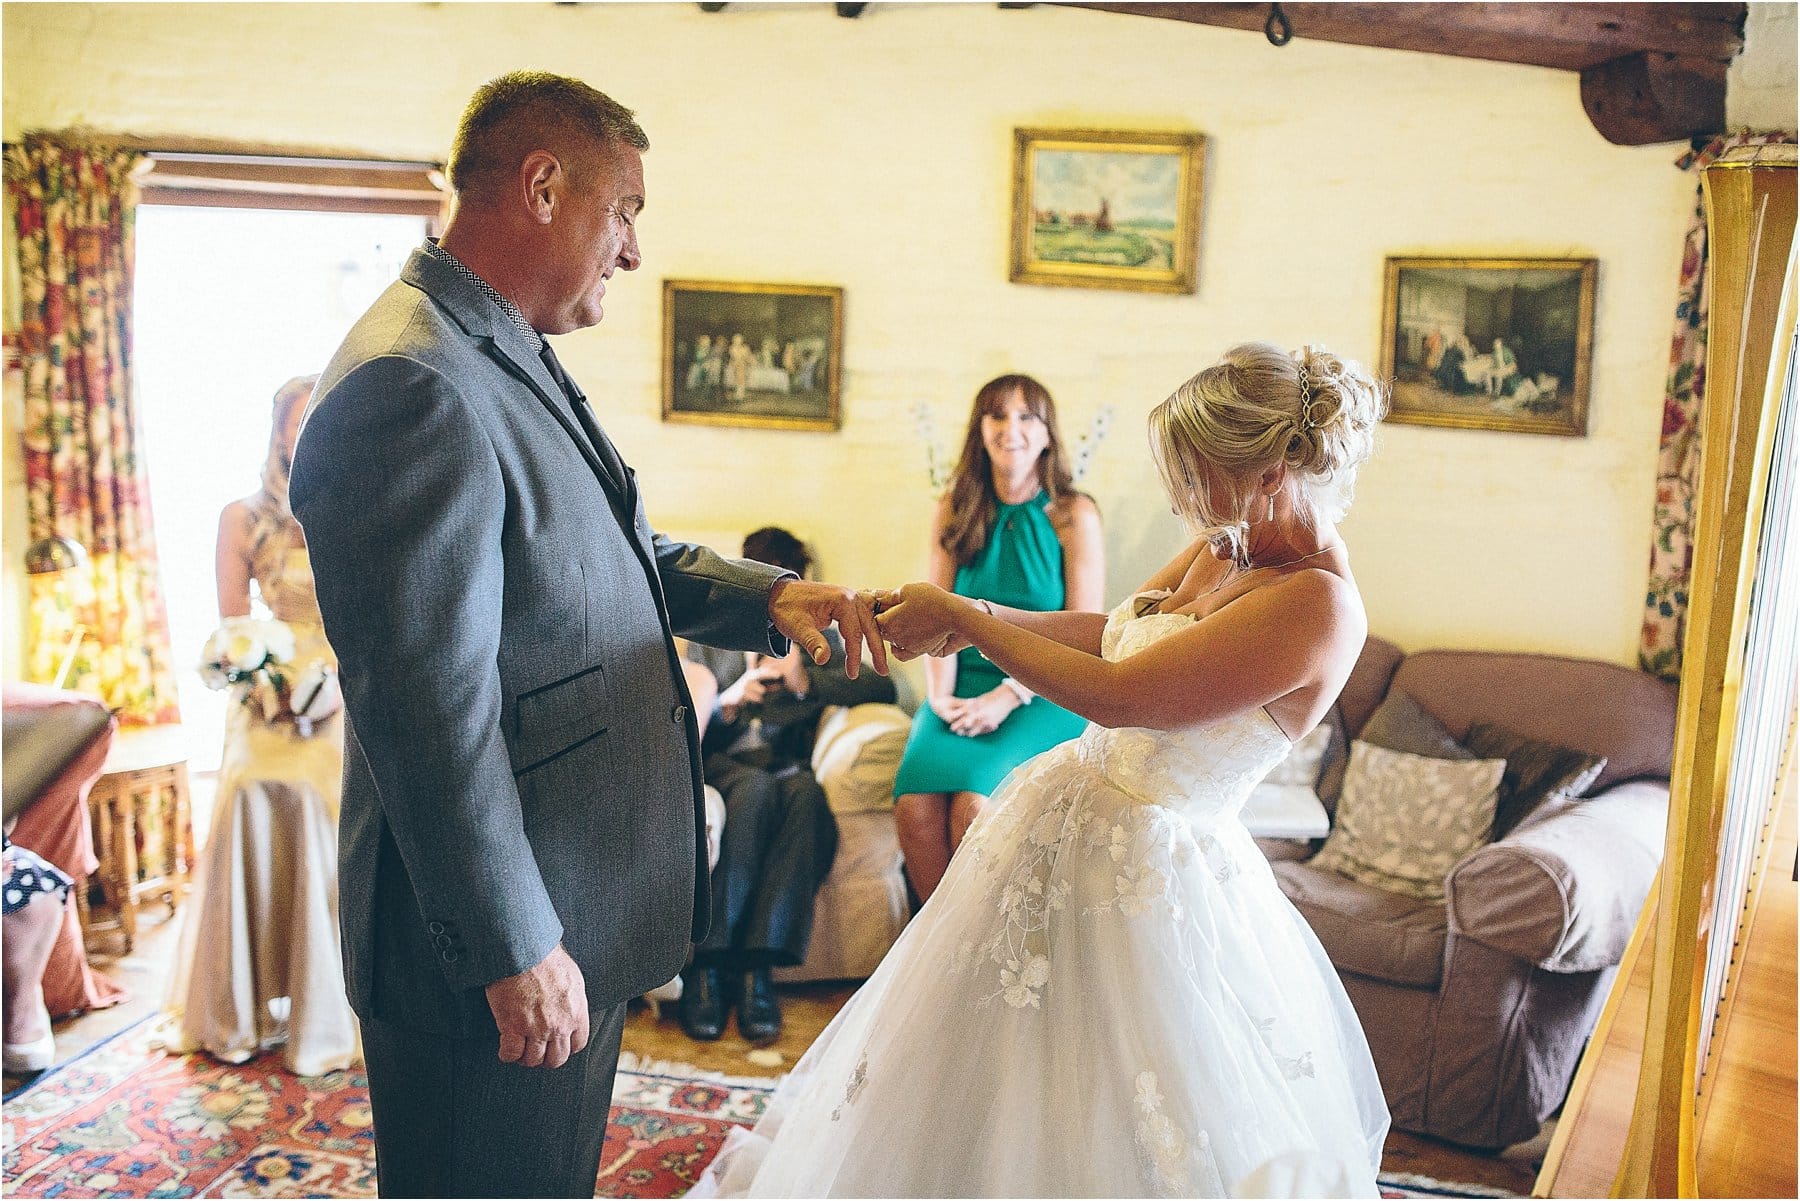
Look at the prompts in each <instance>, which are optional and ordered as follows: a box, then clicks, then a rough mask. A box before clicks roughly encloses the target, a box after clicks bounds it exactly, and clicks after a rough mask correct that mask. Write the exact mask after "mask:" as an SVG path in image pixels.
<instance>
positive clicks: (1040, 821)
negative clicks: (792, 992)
mask: <svg viewBox="0 0 1800 1201" xmlns="http://www.w3.org/2000/svg"><path fill="white" fill-rule="evenodd" d="M1384 405H1385V401H1384V396H1383V390H1382V388H1381V387H1380V386H1379V385H1378V384H1377V383H1376V382H1375V381H1374V380H1373V379H1371V378H1370V376H1369V375H1368V373H1367V372H1366V371H1365V370H1364V369H1362V368H1361V367H1359V366H1357V365H1356V364H1353V363H1349V362H1346V361H1344V360H1341V359H1339V358H1337V357H1336V356H1335V355H1332V354H1330V353H1328V352H1326V351H1323V350H1319V349H1313V348H1308V349H1306V350H1303V351H1301V352H1299V354H1298V355H1289V354H1287V353H1285V352H1283V351H1281V350H1279V349H1277V348H1275V347H1272V346H1267V345H1262V344H1251V345H1246V346H1239V347H1236V348H1234V349H1233V350H1231V351H1230V352H1228V353H1227V354H1226V356H1225V357H1224V359H1223V360H1222V361H1221V362H1220V363H1218V364H1217V365H1215V366H1213V367H1211V368H1208V369H1207V370H1205V371H1202V372H1201V373H1200V374H1198V375H1196V376H1195V377H1194V378H1193V379H1191V380H1189V381H1188V382H1187V383H1186V384H1184V385H1182V387H1181V388H1180V389H1178V390H1177V391H1176V393H1175V394H1174V395H1173V396H1171V397H1170V398H1169V399H1168V400H1166V401H1164V402H1163V403H1162V404H1161V405H1159V406H1158V407H1157V408H1156V409H1155V410H1154V411H1153V412H1152V413H1151V416H1150V430H1151V443H1152V448H1153V450H1154V451H1155V455H1156V461H1157V465H1158V468H1159V469H1160V472H1161V475H1162V478H1163V482H1164V484H1165V486H1166V487H1167V489H1168V491H1169V495H1170V498H1171V500H1172V502H1173V504H1174V507H1175V509H1176V511H1177V512H1178V513H1180V514H1181V515H1182V516H1184V517H1185V518H1187V519H1188V520H1189V521H1190V522H1191V523H1192V524H1193V525H1194V526H1195V527H1196V528H1197V530H1198V531H1199V533H1200V537H1199V538H1197V540H1196V541H1195V542H1194V544H1193V545H1191V546H1189V547H1188V548H1187V549H1185V550H1184V551H1183V552H1182V553H1181V554H1179V555H1177V556H1176V558H1175V559H1174V560H1173V561H1172V562H1171V563H1170V564H1169V565H1168V566H1167V567H1165V568H1164V569H1163V570H1162V571H1160V572H1158V573H1157V574H1156V576H1154V577H1153V578H1152V579H1150V580H1149V581H1148V582H1147V583H1146V585H1145V587H1144V589H1143V590H1142V591H1140V592H1138V593H1137V594H1136V595H1134V596H1132V597H1131V598H1129V599H1128V600H1126V601H1125V602H1124V603H1123V604H1122V605H1120V606H1119V607H1118V608H1117V609H1115V610H1114V611H1113V612H1112V613H1111V614H1108V615H1106V616H1104V617H1102V616H1100V615H1098V614H1091V613H1067V612H1063V613H1026V612H1022V611H1016V610H1011V609H1006V608H1003V607H999V606H992V607H990V606H988V605H987V604H986V603H985V602H970V601H967V600H964V599H963V598H961V597H956V596H953V595H950V594H949V593H946V592H943V591H942V590H940V589H937V588H934V587H932V586H930V585H925V584H911V585H908V586H907V587H906V588H904V589H902V590H900V591H899V592H898V593H896V594H889V595H887V596H884V597H882V598H881V605H882V608H883V610H884V611H883V613H882V617H881V621H882V625H883V630H884V633H885V635H886V636H887V638H888V639H889V641H890V644H891V645H892V647H893V649H894V651H895V652H896V653H898V654H900V655H901V656H903V657H911V656H914V655H918V654H947V653H952V652H954V651H955V650H957V649H958V648H960V647H962V646H965V645H968V644H971V643H972V644H973V645H975V646H977V647H979V648H980V649H981V651H982V652H983V653H984V654H986V655H987V656H988V658H990V659H992V660H993V661H994V662H995V663H996V664H997V665H998V666H999V667H1000V669H1001V670H1002V671H1004V672H1006V673H1007V674H1008V675H1009V676H1011V677H1012V678H1014V679H1016V680H1018V681H1019V682H1020V683H1022V684H1024V685H1025V686H1026V687H1027V688H1029V689H1031V690H1032V691H1034V692H1036V693H1039V694H1041V695H1044V696H1046V697H1049V698H1050V699H1051V700H1053V701H1055V702H1056V703H1058V704H1060V705H1063V706H1065V707H1066V708H1069V709H1072V710H1074V711H1075V712H1077V713H1080V714H1083V715H1084V716H1086V717H1088V718H1089V719H1090V721H1091V723H1092V724H1090V725H1089V726H1088V728H1087V730H1086V732H1085V733H1083V734H1082V735H1081V737H1079V738H1077V739H1075V740H1074V741H1072V742H1068V743H1065V744H1063V745H1062V746H1060V747H1057V748H1055V749H1053V750H1051V751H1048V752H1046V753H1045V754H1043V755H1040V756H1038V757H1037V758H1036V759H1033V760H1031V761H1030V762H1028V763H1026V764H1024V765H1023V766H1021V767H1020V768H1019V769H1018V770H1017V771H1015V772H1014V773H1013V774H1012V775H1011V776H1010V777H1008V779H1007V781H1006V782H1005V783H1004V784H1002V785H1001V787H1000V790H999V791H998V792H997V793H996V794H995V796H994V798H993V800H992V802H991V803H990V804H989V805H988V806H987V807H986V808H985V809H984V810H983V813H982V815H981V817H980V819H979V820H978V821H977V823H976V824H975V826H974V827H973V828H972V829H971V830H970V831H969V834H968V837H967V839H966V840H965V841H964V843H963V845H962V848H961V849H960V850H959V851H958V852H957V854H956V857H955V858H954V860H953V861H952V862H951V864H950V869H949V873H948V874H947V875H946V876H945V877H944V881H943V883H942V885H940V886H939V888H938V890H937V892H936V893H935V894H934V895H933V896H932V898H931V900H930V902H929V903H928V904H927V905H926V906H925V908H924V909H923V910H922V911H921V912H920V913H919V915H918V916H917V917H916V918H915V919H914V920H913V922H912V924H911V925H910V926H909V927H908V928H907V930H906V932H905V934H904V935H903V936H902V937H901V939H900V941H899V942H897V943H896V944H895V945H894V948H893V950H892V951H890V952H889V954H888V956H887V958H886V959H885V960H884V961H883V962H882V964H881V966H880V968H879V969H878V970H877V971H876V973H875V975H873V976H872V977H870V979H869V980H868V982H867V983H866V984H865V985H864V986H863V987H862V988H861V989H860V990H859V991H858V992H857V993H856V995H855V996H854V997H852V998H851V1000H850V1001H849V1003H848V1004H846V1005H845V1007H844V1009H843V1010H842V1011H841V1012H840V1013H839V1014H838V1016H837V1018H836V1019H835V1020H834V1021H833V1022H832V1023H831V1025H830V1026H829V1027H827V1029H826V1030H825V1032H824V1033H823V1034H822V1035H821V1036H820V1037H819V1039H818V1041H817V1042H815V1043H814V1044H813V1046H812V1047H811V1049H810V1050H808V1052H807V1053H806V1055H805V1056H803V1057H802V1058H801V1060H800V1062H799V1063H798V1064H797V1065H796V1067H795V1069H794V1071H793V1073H792V1074H791V1075H790V1076H789V1077H788V1078H787V1080H786V1081H784V1082H783V1084H782V1085H781V1087H780V1088H779V1089H778V1090H777V1091H776V1093H775V1095H774V1097H773V1098H772V1099H771V1101H770V1105H769V1108H768V1111H767V1113H766V1114H765V1115H764V1117H763V1118H762V1120H761V1121H760V1122H758V1123H757V1125H756V1126H755V1128H754V1129H753V1130H737V1131H734V1132H733V1134H732V1136H731V1138H730V1139H729V1140H728V1141H727V1143H726V1145H725V1148H724V1149H723V1150H722V1151H721V1153H720V1155H719V1157H718V1159H717V1160H715V1162H714V1164H713V1165H712V1167H710V1168H709V1169H708V1171H707V1174H706V1176H705V1177H704V1178H703V1179H702V1180H701V1182H700V1185H699V1187H698V1188H697V1189H696V1190H695V1193H694V1194H693V1195H697V1196H703V1195H712V1194H715V1193H716V1194H721V1195H753V1196H814V1197H823V1196H888V1197H931V1196H966V1197H975V1196H1015V1197H1031V1196H1185V1197H1196V1196H1198V1197H1223V1196H1270V1195H1282V1196H1307V1195H1311V1196H1353V1195H1361V1196H1376V1195H1377V1193H1376V1186H1375V1172H1376V1168H1377V1167H1378V1165H1379V1163H1380V1158H1381V1148H1382V1141H1383V1138H1384V1136H1385V1135H1386V1132H1387V1124H1388V1114H1387V1107H1386V1105H1385V1103H1384V1102H1383V1100H1382V1094H1381V1086H1380V1083H1379V1081H1378V1080H1377V1079H1376V1076H1375V1068H1374V1064H1373V1062H1372V1061H1371V1060H1370V1057H1369V1051H1368V1046H1367V1044H1366V1042H1365V1041H1364V1038H1363V1034H1362V1030H1361V1027H1360V1026H1359V1025H1358V1023H1357V1018H1356V1014H1355V1012H1354V1011H1353V1010H1352V1009H1351V1007H1350V1002H1349V1000H1348V998H1347V997H1346V996H1345V994H1344V991H1343V989H1342V987H1341V986H1340V985H1339V983H1338V980H1337V976H1336V975H1335V974H1334V972H1333V969H1332V966H1331V964H1330V962H1329V961H1328V960H1327V959H1326V957H1325V954H1324V952H1323V950H1322V949H1321V948H1320V946H1319V944H1318V941H1317V940H1316V939H1315V938H1314V937H1313V934H1312V931H1311V930H1310V929H1308V927H1307V925H1306V923H1305V921H1304V920H1303V919H1302V918H1301V917H1300V915H1299V914H1298V913H1297V912H1295V910H1294V908H1293V906H1292V905H1290V904H1289V903H1288V901H1287V899H1286V898H1285V897H1284V896H1283V895H1282V893H1281V891H1280V889H1279V887H1278V886H1277V885H1276V882H1275V879H1274V876H1273V874H1272V873H1271V872H1270V870H1269V866H1268V864H1267V862H1266V861H1265V860H1264V858H1263V856H1262V854H1261V852H1259V851H1258V850H1257V848H1256V845H1255V843H1254V842H1252V841H1251V838H1250V835H1249V833H1248V832H1247V831H1246V830H1245V829H1244V827H1243V825H1242V824H1241V823H1240V822H1239V821H1238V811H1239V809H1240V807H1241V806H1242V805H1243V802H1244V800H1245V798H1246V796H1247V795H1248V794H1249V792H1250V790H1251V788H1252V787H1253V786H1254V785H1255V784H1256V782H1257V781H1258V780H1259V779H1260V778H1261V777H1262V776H1263V775H1264V774H1265V773H1266V772H1267V771H1268V770H1269V768H1271V767H1272V766H1274V765H1275V763H1277V762H1278V761H1279V760H1280V759H1281V758H1282V757H1283V756H1284V755H1286V754H1287V753H1288V751H1289V749H1290V747H1291V745H1292V742H1293V740H1295V739H1298V738H1299V737H1300V736H1301V735H1302V734H1304V733H1305V732H1306V731H1307V730H1309V729H1311V728H1312V727H1313V726H1314V725H1315V724H1316V723H1317V722H1318V721H1319V719H1320V718H1321V717H1322V716H1323V715H1324V713H1325V711H1326V710H1327V709H1328V708H1329V707H1330V705H1331V703H1332V702H1333V701H1334V700H1335V699H1336V697H1337V694H1338V692H1339V690H1340V689H1341V688H1342V687H1343V684H1344V681H1345V680H1346V679H1347V678H1348V676H1349V674H1350V669H1351V667H1352V666H1353V665H1354V663H1355V661H1356V657H1357V654H1358V652H1359V651H1360V649H1361V647H1362V644H1363V640H1364V637H1365V635H1366V633H1367V626H1366V621H1365V618H1364V615H1363V609H1362V603H1361V600H1360V598H1359V597H1358V595H1357V590H1356V585H1355V583H1354V581H1353V580H1352V578H1351V575H1350V569H1349V560H1348V557H1347V554H1346V552H1345V550H1344V546H1343V542H1342V539H1341V538H1340V537H1339V536H1338V533H1337V530H1336V527H1335V524H1334V523H1335V521H1336V520H1337V518H1338V517H1339V516H1341V513H1342V510H1343V508H1344V507H1345V504H1346V503H1347V498H1348V494H1349V484H1350V481H1351V477H1352V476H1353V475H1354V472H1355V469H1356V467H1357V465H1358V464H1360V463H1361V462H1362V460H1363V459H1364V458H1366V457H1367V455H1368V452H1369V450H1370V448H1371V446H1372V442H1373V432H1374V427H1375V424H1376V423H1377V422H1378V421H1379V420H1380V417H1381V414H1382V411H1383V408H1384Z"/></svg>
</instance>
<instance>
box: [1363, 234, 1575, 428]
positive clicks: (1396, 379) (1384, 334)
mask: <svg viewBox="0 0 1800 1201" xmlns="http://www.w3.org/2000/svg"><path fill="white" fill-rule="evenodd" d="M1598 274H1599V263H1598V260H1596V259H1591V258H1579V259H1552V258H1389V259H1388V260H1387V270H1386V277H1385V280H1384V283H1383V289H1382V303H1381V312H1382V317H1381V374H1382V376H1383V378H1385V379H1388V380H1391V381H1392V388H1393V399H1392V403H1391V404H1390V406H1389V408H1388V416H1387V419H1388V420H1389V421H1394V422H1399V423H1401V424H1405V425H1435V426H1450V427H1455V428H1458V429H1480V430H1503V431H1508V432H1513V433H1522V434H1560V435H1563V436H1566V437H1575V438H1580V437H1585V436H1586V435H1587V422H1588V390H1589V376H1590V374H1591V369H1592V364H1593V348H1594V285H1595V280H1596V277H1597V276H1598Z"/></svg>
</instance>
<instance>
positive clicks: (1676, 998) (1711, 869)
mask: <svg viewBox="0 0 1800 1201" xmlns="http://www.w3.org/2000/svg"><path fill="white" fill-rule="evenodd" d="M1702 187H1703V190H1704V193H1705V198H1706V205H1707V234H1708V240H1709V244H1710V256H1709V266H1708V273H1709V274H1708V280H1707V287H1708V289H1709V293H1710V297H1711V316H1710V327H1709V331H1708V339H1709V340H1708V346H1707V356H1706V370H1707V383H1706V399H1705V405H1704V409H1703V412H1702V414H1701V421H1702V433H1701V438H1702V446H1703V449H1702V452H1701V466H1700V478H1699V483H1698V491H1697V501H1696V512H1695V531H1694V564H1693V572H1692V577H1691V580H1690V588H1689V597H1690V606H1689V612H1688V625H1687V631H1686V635H1685V639H1684V642H1683V650H1682V674H1681V694H1680V701H1679V704H1678V713H1677V727H1676V740H1675V759H1674V769H1673V772H1672V774H1671V778H1670V803H1669V820H1668V838H1667V844H1666V847H1665V851H1664V857H1663V865H1662V869H1661V873H1660V875H1659V877H1658V881H1657V886H1656V888H1655V890H1654V891H1653V892H1652V894H1651V897H1650V900H1649V902H1648V903H1647V905H1646V907H1645V910H1644V914H1643V916H1642V917H1641V918H1640V920H1639V923H1638V929H1637V933H1636V934H1635V935H1634V937H1633V939H1632V945H1631V947H1630V949H1629V950H1628V951H1627V953H1626V962H1625V963H1624V964H1623V965H1622V966H1621V970H1620V972H1619V974H1618V977H1617V980H1616V981H1615V983H1614V986H1613V993H1612V995H1611V996H1610V997H1609V998H1608V1002H1607V1006H1606V1009H1605V1010H1604V1011H1603V1013H1602V1016H1601V1023H1600V1027H1599V1028H1598V1029H1596V1031H1595V1034H1594V1037H1593V1039H1592V1040H1591V1042H1590V1044H1589V1047H1588V1050H1587V1053H1586V1054H1585V1055H1584V1057H1583V1060H1582V1064H1581V1067H1580V1068H1579V1070H1578V1071H1577V1073H1576V1077H1575V1083H1574V1086H1573V1087H1572V1088H1571V1090H1570V1096H1569V1100H1568V1103H1567V1104H1566V1105H1565V1107H1564V1113H1563V1118H1562V1121H1561V1122H1560V1123H1559V1126H1558V1129H1557V1132H1556V1136H1555V1138H1554V1139H1553V1141H1552V1143H1551V1146H1550V1149H1549V1152H1548V1155H1547V1156H1546V1161H1545V1165H1544V1170H1543V1173H1542V1174H1541V1175H1540V1177H1539V1179H1538V1185H1537V1188H1536V1189H1535V1190H1534V1192H1535V1193H1536V1194H1537V1195H1539V1196H1602V1195H1608V1194H1610V1195H1611V1196H1615V1197H1696V1196H1731V1195H1737V1196H1794V1195H1795V1160H1794V1145H1795V1103H1796V1098H1795V1018H1796V1013H1795V1010H1796V996H1795V986H1794V979H1795V977H1794V961H1795V925H1794V922H1795V917H1794V914H1795V893H1796V888H1797V885H1796V883H1795V881H1794V876H1795V874H1796V873H1800V858H1796V855H1797V852H1796V849H1795V832H1794V822H1795V808H1796V801H1795V790H1796V779H1797V777H1800V768H1797V767H1796V762H1795V760H1796V755H1797V753H1800V751H1797V748H1796V738H1795V722H1796V705H1797V703H1800V695H1797V690H1800V685H1797V680H1800V399H1797V398H1796V395H1795V371H1796V362H1795V351H1796V345H1795V340H1796V319H1797V308H1796V305H1797V298H1796V287H1797V281H1796V274H1797V272H1796V257H1795V247H1794V223H1795V148H1794V147H1793V146H1792V145H1776V146H1749V147H1743V148H1740V149H1737V150H1733V151H1731V152H1728V153H1727V154H1725V155H1723V156H1721V157H1720V158H1719V160H1718V161H1717V162H1715V163H1713V164H1712V165H1711V166H1710V167H1708V168H1707V170H1706V172H1705V175H1704V178H1703V182H1702Z"/></svg>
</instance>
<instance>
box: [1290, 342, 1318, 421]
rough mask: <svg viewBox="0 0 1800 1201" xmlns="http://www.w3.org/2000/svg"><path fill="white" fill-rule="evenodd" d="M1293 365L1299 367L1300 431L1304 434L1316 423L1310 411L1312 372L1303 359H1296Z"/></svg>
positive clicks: (1311, 402)
mask: <svg viewBox="0 0 1800 1201" xmlns="http://www.w3.org/2000/svg"><path fill="white" fill-rule="evenodd" d="M1294 365H1295V366H1296V367H1298V368H1299V369H1300V432H1301V433H1303V434H1304V433H1306V432H1308V431H1309V430H1311V429H1313V428H1314V427H1315V426H1317V425H1318V422H1317V421H1315V420H1313V412H1312V407H1313V398H1312V373H1311V372H1309V371H1308V370H1307V369H1306V362H1305V360H1303V359H1296V360H1295V362H1294Z"/></svg>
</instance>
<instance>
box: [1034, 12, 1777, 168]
mask: <svg viewBox="0 0 1800 1201" xmlns="http://www.w3.org/2000/svg"><path fill="white" fill-rule="evenodd" d="M1066 7H1070V8H1091V9H1098V10H1100V11H1102V12H1116V13H1125V14H1128V15H1132V16H1144V17H1158V18H1161V19H1163V20H1170V21H1187V22H1190V23H1193V24H1198V25H1216V26H1220V27H1223V28H1226V29H1242V30H1245V31H1249V32H1255V33H1257V34H1259V35H1263V34H1264V30H1265V28H1266V27H1267V26H1268V25H1269V22H1270V21H1271V20H1272V18H1273V14H1274V12H1275V9H1276V6H1275V5H1273V4H1133V3H1104V2H1100V3H1086V2H1081V0H1077V2H1074V3H1070V4H1068V5H1066ZM1280 10H1281V15H1282V17H1283V18H1285V24H1286V27H1287V29H1288V30H1291V32H1292V35H1293V37H1295V38H1304V39H1309V40H1312V41H1319V42H1341V43H1345V44H1348V45H1353V46H1376V47H1381V48H1383V49H1388V50H1414V51H1419V52H1421V53H1426V54H1447V55H1452V56H1454V57H1457V58H1477V59H1485V60H1488V61H1490V62H1508V63H1522V64H1525V65H1528V66H1536V67H1551V68H1555V69H1558V70H1564V71H1577V72H1580V74H1581V103H1582V107H1583V108H1584V109H1585V110H1586V112H1587V114H1588V118H1589V119H1590V120H1591V121H1593V123H1594V128H1595V129H1597V130H1599V132H1600V134H1601V136H1603V137H1605V138H1606V139H1607V140H1608V141H1610V142H1613V143H1616V144H1618V145H1621V146H1646V145H1651V144H1653V143H1657V142H1674V141H1682V140H1685V139H1688V138H1691V137H1695V136H1697V135H1707V134H1715V133H1720V132H1722V131H1723V130H1724V128H1725V69H1726V67H1727V66H1728V65H1729V64H1730V62H1731V60H1732V59H1733V58H1735V57H1737V55H1738V53H1739V52H1740V51H1742V50H1743V47H1744V17H1745V12H1746V5H1744V4H1741V3H1694V4H1684V3H1677V4H1550V3H1514V4H1459V3H1439V4H1404V3H1403V4H1286V3H1284V4H1282V5H1280ZM1279 40H1280V41H1281V42H1282V43H1284V44H1285V42H1286V41H1287V39H1286V38H1285V37H1282V38H1280V39H1279Z"/></svg>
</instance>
